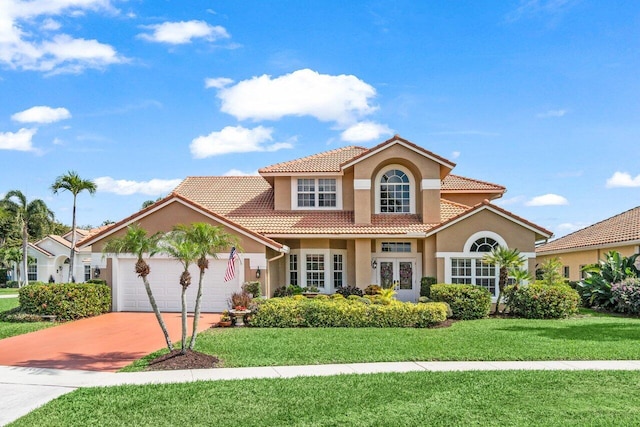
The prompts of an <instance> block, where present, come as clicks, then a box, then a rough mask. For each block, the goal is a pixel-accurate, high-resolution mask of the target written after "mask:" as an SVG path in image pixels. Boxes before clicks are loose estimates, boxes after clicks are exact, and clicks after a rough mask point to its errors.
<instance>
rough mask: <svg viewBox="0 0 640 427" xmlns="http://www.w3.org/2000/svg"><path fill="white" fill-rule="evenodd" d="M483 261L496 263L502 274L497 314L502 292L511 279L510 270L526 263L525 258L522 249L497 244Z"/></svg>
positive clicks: (499, 281) (499, 280)
mask: <svg viewBox="0 0 640 427" xmlns="http://www.w3.org/2000/svg"><path fill="white" fill-rule="evenodd" d="M482 261H484V262H485V263H487V264H491V265H495V266H497V267H498V268H499V269H500V276H499V279H498V299H497V300H496V310H495V314H498V313H499V312H500V300H501V299H502V292H503V291H504V288H505V286H506V285H507V281H508V280H509V270H510V269H512V268H515V267H517V268H519V267H521V266H522V264H524V261H525V258H524V256H522V255H520V251H519V250H517V249H509V248H506V247H504V246H496V247H494V248H493V249H491V252H489V253H487V254H485V255H484V257H483V258H482Z"/></svg>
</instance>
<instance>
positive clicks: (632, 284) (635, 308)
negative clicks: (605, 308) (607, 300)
mask: <svg viewBox="0 0 640 427" xmlns="http://www.w3.org/2000/svg"><path fill="white" fill-rule="evenodd" d="M611 294H612V295H613V299H614V300H615V302H616V305H615V307H614V308H615V310H616V311H619V312H621V313H628V314H640V279H638V278H637V277H633V278H628V279H625V280H623V281H622V282H620V283H614V284H613V285H612V286H611Z"/></svg>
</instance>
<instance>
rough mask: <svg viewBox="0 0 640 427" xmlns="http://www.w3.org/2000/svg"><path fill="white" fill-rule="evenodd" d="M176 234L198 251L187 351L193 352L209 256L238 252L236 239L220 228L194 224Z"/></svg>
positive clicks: (180, 228)
mask: <svg viewBox="0 0 640 427" xmlns="http://www.w3.org/2000/svg"><path fill="white" fill-rule="evenodd" d="M174 230H175V231H177V232H181V233H184V234H185V236H186V238H187V239H188V240H189V241H191V242H193V243H195V245H196V247H197V251H198V260H197V262H198V268H199V269H200V278H199V280H198V294H197V296H196V305H195V309H194V318H193V331H192V333H191V341H190V342H189V349H190V350H193V349H194V347H195V345H196V337H197V335H198V322H199V320H200V307H201V303H202V285H203V281H204V273H205V270H206V269H207V268H209V260H208V259H207V257H209V256H211V257H213V258H217V256H216V253H218V252H221V251H223V250H225V249H227V248H229V247H231V246H236V248H238V250H240V245H239V241H238V239H237V238H236V237H235V236H233V235H231V234H228V233H226V232H225V231H224V230H223V229H222V228H221V227H216V226H214V225H211V224H207V223H204V222H196V223H193V224H191V225H188V226H187V225H182V224H180V225H177V226H176V227H175V229H174Z"/></svg>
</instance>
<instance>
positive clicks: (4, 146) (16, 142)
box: [0, 128, 37, 151]
mask: <svg viewBox="0 0 640 427" xmlns="http://www.w3.org/2000/svg"><path fill="white" fill-rule="evenodd" d="M36 132H37V129H25V128H23V129H20V130H19V131H18V132H0V150H16V151H33V150H34V148H33V142H32V138H33V135H35V134H36Z"/></svg>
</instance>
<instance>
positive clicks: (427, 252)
mask: <svg viewBox="0 0 640 427" xmlns="http://www.w3.org/2000/svg"><path fill="white" fill-rule="evenodd" d="M422 246H423V248H422V277H424V276H432V277H437V272H438V264H437V262H436V236H429V237H427V238H426V239H424V241H423V245H422Z"/></svg>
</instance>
